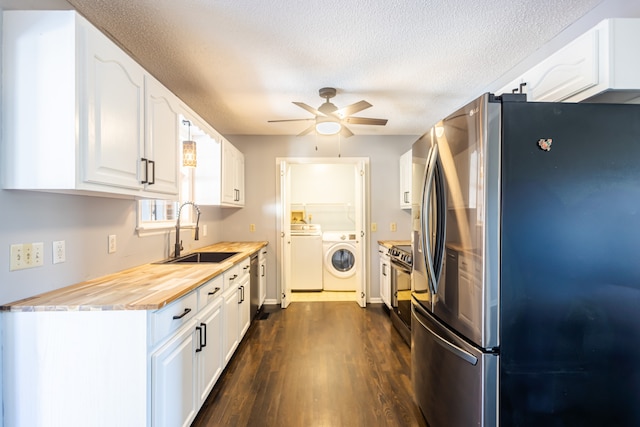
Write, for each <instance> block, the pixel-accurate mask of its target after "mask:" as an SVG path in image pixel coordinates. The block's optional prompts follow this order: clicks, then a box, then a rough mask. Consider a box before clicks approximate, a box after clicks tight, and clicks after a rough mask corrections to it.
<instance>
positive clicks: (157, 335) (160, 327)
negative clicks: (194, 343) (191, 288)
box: [149, 292, 198, 346]
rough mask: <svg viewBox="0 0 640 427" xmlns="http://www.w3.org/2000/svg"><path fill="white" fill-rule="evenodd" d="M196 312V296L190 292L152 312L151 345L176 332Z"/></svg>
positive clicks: (150, 322)
mask: <svg viewBox="0 0 640 427" xmlns="http://www.w3.org/2000/svg"><path fill="white" fill-rule="evenodd" d="M197 311H198V294H197V293H196V292H191V293H189V294H187V295H185V296H183V297H182V298H180V299H179V300H177V301H174V302H172V303H171V304H169V305H168V306H166V307H164V308H162V309H160V310H158V311H154V312H152V313H151V314H150V315H149V316H150V320H149V324H150V325H151V338H150V340H151V343H150V344H151V345H152V346H153V345H155V344H156V343H157V342H158V341H160V340H161V339H163V338H164V337H166V336H167V335H169V334H171V333H172V332H174V331H176V330H178V329H179V328H180V327H181V326H182V325H184V324H185V323H186V322H187V321H189V319H191V318H192V317H193V316H194V315H195V314H196V312H197Z"/></svg>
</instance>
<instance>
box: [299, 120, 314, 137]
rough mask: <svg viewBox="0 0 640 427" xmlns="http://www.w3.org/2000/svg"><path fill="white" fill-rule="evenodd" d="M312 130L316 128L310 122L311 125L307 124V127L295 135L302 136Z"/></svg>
mask: <svg viewBox="0 0 640 427" xmlns="http://www.w3.org/2000/svg"><path fill="white" fill-rule="evenodd" d="M314 130H316V125H315V123H314V124H312V125H311V126H309V127H308V128H306V129H305V130H303V131H302V132H300V133H299V134H298V135H297V136H303V135H306V134H308V133H311V132H313V131H314Z"/></svg>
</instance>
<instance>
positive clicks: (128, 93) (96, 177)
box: [78, 26, 146, 190]
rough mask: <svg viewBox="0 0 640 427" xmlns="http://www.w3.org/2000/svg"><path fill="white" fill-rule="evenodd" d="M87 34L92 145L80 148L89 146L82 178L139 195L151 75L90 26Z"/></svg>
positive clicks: (89, 132)
mask: <svg viewBox="0 0 640 427" xmlns="http://www.w3.org/2000/svg"><path fill="white" fill-rule="evenodd" d="M86 33H87V36H88V43H87V52H86V53H87V62H86V72H87V73H86V85H83V84H81V83H80V82H79V83H80V84H79V86H85V87H86V94H87V104H86V107H87V108H86V110H87V119H86V125H87V131H88V134H87V140H86V144H82V143H81V145H80V147H81V148H82V147H83V146H84V147H86V153H85V155H84V157H85V162H84V163H85V164H84V166H85V167H84V176H83V177H82V178H83V181H85V182H91V183H96V184H106V185H114V186H118V187H125V188H131V189H134V190H138V189H140V187H141V181H144V178H145V175H146V171H145V170H144V169H145V168H144V166H145V164H144V163H141V159H142V158H143V157H144V121H143V120H144V111H143V108H144V74H145V73H144V70H143V69H142V67H140V66H139V65H138V64H137V63H136V62H135V61H133V60H132V59H131V58H129V57H128V56H127V55H126V54H125V53H124V52H123V51H122V50H120V49H119V48H118V47H117V46H116V45H114V44H113V42H111V41H110V40H109V39H107V38H106V37H105V36H104V35H103V34H101V33H100V32H99V31H97V30H95V29H94V28H90V27H88V26H87V31H86ZM80 57H81V56H80V55H79V57H78V60H80ZM81 105H82V102H81ZM80 122H81V123H82V122H84V120H82V118H81V119H80ZM139 166H140V167H139ZM139 177H140V178H139Z"/></svg>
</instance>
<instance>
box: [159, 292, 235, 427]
mask: <svg viewBox="0 0 640 427" xmlns="http://www.w3.org/2000/svg"><path fill="white" fill-rule="evenodd" d="M221 336H222V298H220V297H218V298H216V300H214V301H213V302H211V303H209V304H208V305H207V306H206V307H205V308H204V309H203V310H201V311H199V312H198V313H197V315H196V316H195V317H194V318H193V320H191V321H189V322H188V323H187V324H186V326H184V327H183V328H182V329H181V332H179V333H178V334H176V336H175V337H173V338H171V339H170V340H169V341H168V342H167V343H166V344H165V345H163V346H162V347H161V348H160V349H159V350H157V351H156V352H155V353H153V355H152V356H151V370H152V374H151V378H152V414H153V415H152V424H153V425H154V426H156V427H160V426H167V427H171V426H188V425H189V424H190V423H191V421H193V419H194V418H195V416H196V413H197V412H198V410H199V409H200V406H202V404H203V403H204V401H205V399H206V398H207V396H208V395H209V392H210V391H211V389H212V388H213V385H214V384H215V382H216V380H217V379H218V377H219V376H220V373H221V372H222V367H223V366H222V351H221V350H222V348H221V346H220V338H221Z"/></svg>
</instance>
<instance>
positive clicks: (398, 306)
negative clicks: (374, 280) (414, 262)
mask: <svg viewBox="0 0 640 427" xmlns="http://www.w3.org/2000/svg"><path fill="white" fill-rule="evenodd" d="M391 314H392V320H395V321H398V320H399V321H400V322H401V325H398V324H396V327H397V328H398V330H399V331H400V333H401V334H402V335H403V338H405V340H406V341H407V342H408V343H410V342H411V336H410V330H411V269H410V268H408V267H406V266H405V265H403V264H401V263H399V262H397V261H396V260H394V259H391ZM394 316H395V317H396V319H394ZM394 323H397V322H394ZM405 335H406V336H405Z"/></svg>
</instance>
